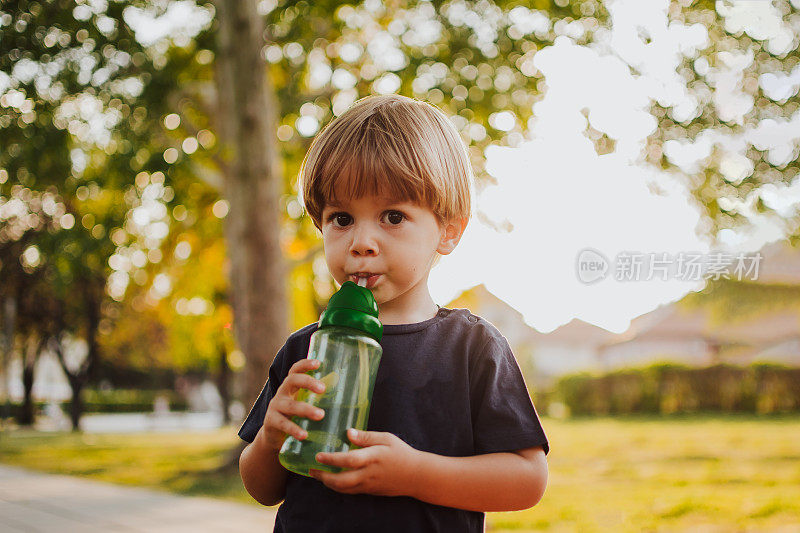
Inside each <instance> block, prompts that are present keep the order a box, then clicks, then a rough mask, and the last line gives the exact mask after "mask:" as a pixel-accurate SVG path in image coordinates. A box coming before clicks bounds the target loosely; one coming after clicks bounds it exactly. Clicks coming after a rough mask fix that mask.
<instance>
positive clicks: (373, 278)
mask: <svg viewBox="0 0 800 533" xmlns="http://www.w3.org/2000/svg"><path fill="white" fill-rule="evenodd" d="M379 277H380V274H373V273H372V272H358V273H356V274H349V275H348V276H347V279H348V280H350V281H352V282H353V283H355V284H358V280H359V278H366V279H367V288H368V289H371V288H372V287H374V286H375V283H376V282H377V281H378V278H379Z"/></svg>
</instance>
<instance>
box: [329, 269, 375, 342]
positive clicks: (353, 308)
mask: <svg viewBox="0 0 800 533" xmlns="http://www.w3.org/2000/svg"><path fill="white" fill-rule="evenodd" d="M326 326H344V327H347V328H353V329H357V330H359V331H361V332H364V333H366V334H367V335H369V336H370V337H372V338H373V339H375V340H376V341H380V340H381V337H382V336H383V324H381V322H380V320H378V304H377V302H375V297H374V296H373V295H372V291H371V290H369V289H368V288H366V287H359V286H358V285H356V284H355V283H354V282H352V281H350V280H347V281H345V282H344V283H343V284H342V287H341V288H340V289H339V290H338V291H336V293H335V294H334V295H333V296H331V299H330V300H328V307H327V308H326V309H325V311H324V312H323V313H322V315H321V316H320V318H319V327H320V328H324V327H326Z"/></svg>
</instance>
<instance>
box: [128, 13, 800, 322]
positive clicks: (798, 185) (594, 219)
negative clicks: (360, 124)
mask: <svg viewBox="0 0 800 533" xmlns="http://www.w3.org/2000/svg"><path fill="white" fill-rule="evenodd" d="M605 4H606V6H607V7H608V9H609V12H610V14H611V17H612V24H611V27H610V28H608V29H606V30H601V31H599V32H597V34H596V35H595V39H594V42H593V44H592V45H591V46H578V45H576V44H574V40H573V38H572V37H576V36H577V35H572V32H578V33H580V32H581V31H582V30H581V29H580V28H579V25H578V26H573V25H568V26H567V28H566V31H565V32H564V33H565V34H564V35H561V36H560V37H558V38H557V39H556V42H555V43H554V45H553V46H549V47H545V48H543V49H541V50H540V51H539V52H538V53H537V54H536V55H535V58H534V66H535V67H536V68H537V69H538V70H539V71H541V72H542V74H543V75H544V78H545V82H546V85H547V89H546V92H545V95H544V98H543V99H542V100H540V101H539V102H537V103H536V105H535V107H534V109H533V115H534V118H533V119H532V120H531V121H530V122H529V123H528V124H527V125H526V134H525V139H526V140H525V141H524V142H522V143H521V144H519V145H517V146H516V147H514V148H508V147H499V146H496V147H492V148H490V149H489V150H488V151H487V152H486V154H485V155H486V162H487V170H488V172H489V173H490V174H491V175H492V176H493V177H494V178H495V179H496V180H497V182H498V184H497V185H494V186H489V187H487V188H486V189H485V190H483V191H482V193H481V194H479V195H478V196H476V198H475V200H476V201H475V205H474V206H473V212H475V213H477V212H482V213H483V214H484V215H485V216H486V217H488V219H490V220H491V221H493V222H494V223H495V225H500V226H502V225H503V224H504V222H506V221H507V222H510V223H511V224H512V225H513V230H512V231H510V232H505V233H499V232H498V231H496V230H495V229H493V228H492V227H490V226H489V225H486V224H484V223H483V222H481V220H480V219H478V218H477V217H476V216H473V218H472V220H471V222H470V224H469V226H468V227H467V230H466V232H465V234H464V236H463V238H462V240H461V242H460V244H459V246H458V248H457V249H456V250H455V251H454V252H453V253H452V254H450V255H449V256H445V257H443V258H442V259H441V261H440V262H439V264H438V265H437V266H436V267H435V268H434V270H433V271H432V272H431V276H430V279H429V287H430V289H431V294H432V296H433V298H434V300H435V301H436V302H437V303H439V304H441V305H445V304H446V303H447V302H449V301H450V300H451V299H453V298H454V297H456V296H458V295H459V294H460V293H461V292H462V291H464V290H466V289H469V288H470V287H473V286H475V285H478V284H481V283H482V284H484V285H485V286H486V287H487V288H488V289H489V290H490V291H491V292H492V293H493V294H494V295H496V296H497V297H498V298H500V299H502V300H504V301H505V302H507V303H508V304H509V305H511V306H512V307H514V308H515V309H517V310H518V311H519V312H520V313H522V315H523V317H524V318H525V320H526V322H527V323H528V324H529V325H531V326H533V327H535V328H536V329H537V330H539V331H542V332H549V331H551V330H553V329H555V328H556V327H558V326H560V325H562V324H565V323H567V322H569V321H570V320H572V319H573V318H579V319H581V320H584V321H586V322H589V323H592V324H595V325H597V326H600V327H603V328H606V329H609V330H612V331H618V332H619V331H624V330H625V329H626V328H627V326H628V325H629V322H630V320H631V319H632V318H635V317H636V316H638V315H641V314H643V313H646V312H648V311H650V310H652V309H654V308H655V307H657V306H658V305H659V304H662V303H665V302H670V301H674V300H678V299H680V298H681V297H683V296H684V295H685V294H687V293H688V292H690V291H694V290H699V289H701V288H702V286H703V282H702V281H701V280H698V281H679V280H677V279H674V278H673V279H668V280H666V281H660V280H653V281H644V280H642V281H617V280H615V279H614V277H613V276H610V277H609V278H607V279H604V280H602V281H600V282H598V283H595V284H592V285H587V284H584V283H581V282H580V281H579V279H578V277H577V274H576V258H577V255H578V253H579V252H580V251H581V250H582V249H584V248H592V249H594V250H597V251H599V252H601V253H602V254H603V255H605V257H607V258H608V259H610V260H611V261H612V262H613V259H614V257H615V256H616V254H617V253H619V252H622V251H628V252H634V251H635V252H642V253H647V252H653V253H669V254H671V255H673V256H674V254H677V253H679V252H698V253H703V254H707V253H709V252H710V251H711V250H710V248H709V243H708V242H707V241H706V240H704V239H703V238H701V237H699V236H698V234H701V233H702V231H698V230H699V229H702V228H700V227H699V226H698V225H699V222H700V213H699V211H698V210H697V208H696V207H693V204H692V203H691V202H690V199H689V195H688V191H687V188H686V182H687V180H686V177H685V174H684V173H691V172H693V171H695V170H696V169H697V168H698V164H699V162H700V161H702V160H703V159H704V158H705V157H707V156H708V155H709V153H710V150H711V148H712V146H713V145H714V144H716V145H717V147H718V148H719V149H721V150H722V151H723V153H724V156H723V159H722V163H721V165H720V166H721V171H722V173H723V176H724V177H725V179H727V180H729V181H730V182H733V183H736V182H737V181H738V180H741V179H742V178H744V177H746V176H747V175H749V173H750V170H751V166H752V162H750V161H749V160H748V159H747V158H745V157H744V155H743V148H744V147H745V145H746V143H751V144H753V145H755V146H757V147H758V148H759V149H762V150H766V151H768V157H769V159H770V161H771V162H773V163H774V164H780V163H782V162H785V161H791V160H792V159H794V158H796V157H797V146H796V145H797V141H798V139H800V113H796V114H795V115H794V116H793V117H792V120H791V121H789V122H786V123H777V122H775V121H764V122H762V123H761V124H759V125H757V126H756V127H751V128H749V129H747V130H745V133H744V134H742V135H741V136H730V135H728V136H722V135H721V134H718V133H716V132H706V133H704V134H701V135H700V136H698V137H697V138H696V139H695V140H694V141H693V142H690V143H680V142H677V141H670V142H668V143H667V144H666V145H665V153H666V155H667V157H668V158H669V159H670V160H671V161H672V162H673V163H674V164H675V165H677V167H678V169H679V171H673V172H671V173H667V172H664V171H661V170H659V169H654V168H652V167H649V166H646V165H644V164H641V163H637V160H638V159H639V155H640V154H641V152H642V149H643V148H644V143H645V140H646V138H647V137H648V136H649V135H651V134H652V133H653V131H654V130H655V128H656V120H655V118H654V117H653V116H652V115H651V114H650V113H649V111H648V109H649V106H650V104H651V102H653V101H657V102H658V103H659V104H661V105H662V106H664V107H668V108H670V109H671V113H672V114H673V116H674V117H675V118H676V119H678V120H686V119H689V118H692V117H694V116H696V114H697V113H698V112H699V109H698V106H697V103H696V102H695V101H694V100H693V97H692V95H691V94H689V93H687V90H686V86H685V82H684V81H683V80H682V79H681V78H680V76H679V75H678V73H677V70H676V69H677V67H678V66H679V63H680V61H681V58H682V57H683V56H689V57H691V58H696V57H699V56H698V55H697V52H698V50H701V49H703V48H705V47H706V46H707V45H708V42H707V38H708V37H707V32H706V29H705V27H703V26H702V25H700V24H695V25H689V26H685V25H682V24H680V23H677V22H670V21H669V20H668V18H667V14H666V8H667V6H668V2H667V0H653V1H648V2H642V1H641V0H616V1H613V2H605ZM718 4H719V5H718V12H719V13H720V14H721V15H722V16H724V18H725V24H726V29H727V30H728V31H730V32H737V31H740V30H742V31H745V32H746V33H747V34H748V35H750V36H751V37H752V38H754V39H757V40H761V41H764V42H765V45H766V47H767V48H768V49H769V50H770V51H772V52H775V53H780V52H781V51H788V50H789V49H791V48H793V47H796V46H797V35H795V34H794V33H793V32H792V30H791V29H790V28H788V27H787V26H786V25H785V24H784V23H783V22H782V21H781V19H780V15H779V13H778V12H777V10H776V9H775V8H774V6H772V3H771V2H758V1H756V2H752V1H734V2H731V3H718ZM792 4H793V5H794V7H795V8H797V7H800V0H792ZM193 6H194V4H193V2H189V1H185V2H175V3H173V4H172V7H171V8H170V10H171V11H169V12H168V13H167V14H166V15H165V16H163V17H161V18H160V19H159V22H158V23H157V24H154V23H152V21H151V22H147V20H146V19H145V18H143V17H142V16H139V15H137V12H136V11H135V10H132V11H131V15H130V17H129V18H128V19H127V21H128V23H129V24H131V25H132V26H133V27H134V28H135V29H136V32H137V39H139V40H141V41H143V42H156V41H158V40H159V39H161V38H163V37H164V36H166V35H169V34H170V33H174V32H175V31H176V28H177V27H181V28H180V29H181V30H183V31H184V32H185V33H188V34H194V33H196V31H197V29H199V28H200V27H201V26H202V25H204V24H206V23H207V22H208V20H207V19H205V18H204V16H205V15H203V14H200V15H199V16H198V17H197V18H195V17H192V16H191V13H192V11H193V9H192V7H193ZM272 7H274V4H273V3H270V2H262V5H261V6H260V9H262V10H263V9H266V10H269V9H271V8H272ZM423 7H424V6H423ZM195 13H197V12H196V11H195ZM192 21H193V22H192ZM534 22H537V24H541V22H542V21H541V17H540V18H537V19H536V20H534ZM187 25H194V27H192V28H188V27H187ZM643 34H646V35H647V36H648V37H649V41H650V42H649V43H647V44H646V43H645V41H644V40H643V38H642V35H643ZM385 35H388V34H385ZM420 38H422V37H420ZM384 44H385V43H384ZM389 44H391V43H389ZM370 46H372V45H370ZM355 51H356V52H358V50H355ZM272 53H277V54H278V55H280V50H279V49H277V50H275V49H272V48H271V49H270V50H268V51H267V56H268V59H270V54H272ZM284 53H287V51H286V50H285V51H284ZM380 55H381V56H382V57H390V54H389V55H387V53H385V51H384V52H382V53H381V54H380ZM391 57H396V54H395V55H394V56H391ZM312 59H313V58H311V57H309V61H311V60H312ZM718 59H719V60H720V61H718V63H719V66H716V67H711V66H709V65H708V63H707V62H705V60H703V59H699V60H698V61H696V62H695V68H697V69H698V71H703V70H705V71H710V73H711V76H709V81H710V82H711V83H712V84H713V85H714V88H715V96H714V104H715V106H716V110H717V113H718V114H719V116H720V117H721V118H724V119H726V120H730V121H734V122H738V123H742V122H743V120H742V117H743V116H744V115H745V114H746V113H747V112H748V111H749V110H750V109H751V107H752V105H753V101H752V98H751V97H749V96H747V95H745V94H743V93H742V92H741V91H740V90H739V86H740V85H741V83H740V82H741V72H742V70H743V69H745V68H747V67H748V65H750V63H751V62H752V61H753V57H752V54H749V53H741V52H738V51H731V52H724V53H722V54H720V56H719V57H718ZM629 67H633V68H634V69H635V70H636V71H637V72H638V73H639V74H637V75H632V73H631V72H632V71H631V68H629ZM337 72H338V74H337ZM337 72H331V70H330V69H329V68H325V65H322V67H320V68H318V69H316V70H314V71H313V72H312V74H313V76H312V78H313V80H317V81H315V83H316V82H319V83H321V84H324V83H326V82H327V80H331V83H333V84H334V85H335V86H336V87H337V88H340V89H342V88H344V87H345V86H350V85H354V83H355V82H354V79H349V78H348V79H344V78H343V76H344V74H346V71H337ZM343 73H344V74H343ZM337 76H338V77H337ZM317 78H319V79H317ZM351 78H352V76H351ZM395 78H396V76H395ZM313 80H312V81H313ZM391 81H392V80H391V79H390V78H386V80H385V83H386V86H387V87H391V86H392V83H391ZM759 83H760V84H761V86H762V88H763V90H764V92H765V94H767V96H769V97H770V98H773V99H774V100H782V99H784V98H786V97H787V95H788V96H791V95H794V94H796V93H797V91H798V87H799V86H800V66H798V67H797V68H795V70H794V71H793V72H791V73H789V74H787V75H784V76H781V75H771V74H770V75H765V76H762V77H761V79H760V80H759ZM379 90H380V89H379ZM389 90H395V89H393V88H390V89H389ZM346 92H347V91H341V92H340V94H344V93H346ZM386 92H389V91H386ZM351 99H352V100H354V99H355V95H351ZM334 104H335V105H334V108H336V107H337V106H338V107H340V108H341V107H342V104H341V101H340V102H338V103H337V102H334ZM347 105H349V104H347ZM309 106H311V107H314V106H313V105H312V104H309V105H307V106H304V109H303V110H301V111H302V113H301V114H302V115H303V116H302V117H301V119H300V120H298V123H297V125H296V128H297V130H298V131H299V132H300V133H301V134H303V135H306V136H311V135H313V134H314V133H315V132H316V131H317V129H318V127H319V126H320V124H318V122H317V121H316V120H315V119H314V118H313V117H312V114H313V111H314V110H311V112H310V114H307V113H306V111H307V110H309V109H311V107H309ZM345 107H346V106H345ZM335 111H337V110H336V109H335ZM339 111H341V109H339ZM339 111H337V113H338V112H339ZM498 119H503V120H506V119H510V120H512V121H513V120H514V117H513V116H510V117H498ZM589 125H591V127H593V128H594V129H595V130H598V131H601V132H603V133H605V134H606V135H607V136H608V137H610V138H613V139H614V140H615V141H616V145H615V148H614V151H613V152H612V153H609V154H607V155H602V156H599V155H598V154H597V152H596V150H595V148H594V145H593V144H592V142H591V141H590V140H589V138H587V137H586V135H585V132H586V130H587V126H589ZM285 127H286V126H283V127H282V128H285ZM280 135H281V132H280V131H279V136H280ZM759 192H760V194H761V196H762V198H763V199H764V201H765V202H766V203H767V204H768V205H770V206H771V207H773V208H774V209H776V210H777V211H778V212H779V213H781V214H783V215H784V216H791V215H792V214H794V213H795V211H796V209H797V207H798V204H799V203H800V179H797V178H796V179H795V181H794V182H793V184H792V186H791V187H789V188H786V187H783V186H775V185H767V186H764V188H763V189H762V190H761V191H759ZM756 196H757V195H756V194H755V193H753V194H751V195H750V196H749V197H748V200H747V201H746V202H744V203H743V204H741V205H740V207H741V209H742V211H743V212H745V213H750V214H751V215H752V226H751V227H749V228H744V229H741V230H737V231H731V230H725V231H724V232H723V233H722V234H721V237H722V240H723V242H724V248H723V249H724V250H727V251H732V252H752V251H755V250H758V249H759V248H761V247H762V246H763V245H764V244H766V243H768V242H772V241H774V240H777V239H780V238H783V236H784V234H783V230H782V229H781V226H780V223H779V222H776V221H775V220H774V219H771V218H770V217H769V216H756V215H754V214H753V212H752V204H753V201H754V200H755V199H756Z"/></svg>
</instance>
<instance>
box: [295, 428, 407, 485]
mask: <svg viewBox="0 0 800 533" xmlns="http://www.w3.org/2000/svg"><path fill="white" fill-rule="evenodd" d="M347 436H348V437H349V438H350V441H351V442H352V443H353V444H356V445H358V446H361V449H357V450H350V451H348V452H339V453H322V452H320V453H318V454H317V461H318V462H320V463H323V464H328V465H332V466H339V467H343V468H347V469H350V470H346V471H344V472H339V473H337V474H334V473H331V472H323V471H321V470H311V471H310V472H309V473H310V474H311V476H312V477H314V478H315V479H318V480H320V481H322V482H323V483H324V484H325V486H327V487H328V488H331V489H333V490H335V491H338V492H343V493H345V494H361V493H363V494H375V495H378V496H408V495H410V493H411V491H412V489H413V487H414V478H415V477H416V475H417V472H418V467H417V461H418V459H419V455H420V452H419V451H418V450H415V449H414V448H412V447H411V446H409V445H408V444H406V443H405V442H403V441H402V440H401V439H400V437H397V436H396V435H393V434H391V433H385V432H381V431H356V430H355V429H353V428H350V429H348V430H347Z"/></svg>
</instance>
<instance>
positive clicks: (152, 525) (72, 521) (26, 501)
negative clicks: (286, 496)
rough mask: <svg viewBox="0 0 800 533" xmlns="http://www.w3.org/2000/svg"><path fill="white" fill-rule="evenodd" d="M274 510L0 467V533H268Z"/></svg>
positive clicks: (273, 518)
mask: <svg viewBox="0 0 800 533" xmlns="http://www.w3.org/2000/svg"><path fill="white" fill-rule="evenodd" d="M274 520H275V516H274V510H273V509H271V508H267V507H258V506H255V505H247V504H244V503H235V502H227V501H222V500H215V499H212V498H199V497H188V496H176V495H173V494H168V493H165V492H159V491H155V490H148V489H140V488H134V487H123V486H120V485H113V484H111V483H103V482H99V481H92V480H88V479H85V478H78V477H69V476H57V475H51V474H42V473H38V472H31V471H29V470H23V469H21V468H15V467H9V466H5V465H0V532H2V533H6V532H8V533H17V532H20V531H24V532H32V533H33V532H39V531H41V532H48V533H49V532H51V531H58V532H59V533H68V532H81V533H83V532H86V533H90V532H101V531H112V532H117V531H124V532H151V531H156V532H160V531H164V532H167V531H169V532H173V531H174V532H182V531H186V532H189V531H191V532H202V531H209V532H217V531H220V532H225V531H230V532H234V531H236V532H250V531H253V532H263V531H266V532H271V531H272V528H273V524H274Z"/></svg>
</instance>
